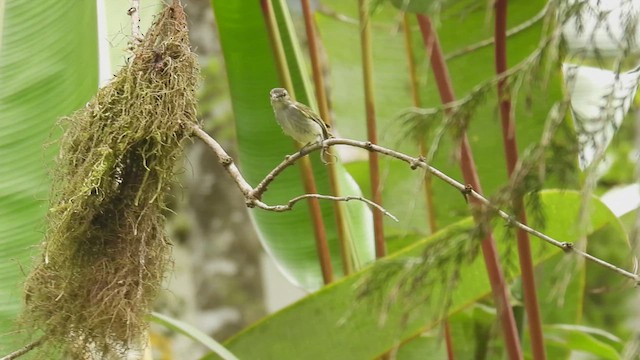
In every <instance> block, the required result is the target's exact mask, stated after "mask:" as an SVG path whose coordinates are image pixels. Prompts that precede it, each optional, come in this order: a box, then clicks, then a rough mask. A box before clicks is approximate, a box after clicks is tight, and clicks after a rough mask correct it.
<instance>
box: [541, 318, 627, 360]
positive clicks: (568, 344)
mask: <svg viewBox="0 0 640 360" xmlns="http://www.w3.org/2000/svg"><path fill="white" fill-rule="evenodd" d="M544 336H545V339H546V341H547V342H548V343H549V344H550V345H553V346H556V347H561V348H565V349H567V350H573V351H580V352H583V353H587V354H590V355H594V356H596V357H597V358H598V359H603V360H618V359H621V358H622V356H621V355H620V353H619V352H618V351H617V350H616V349H615V347H614V346H613V345H612V344H618V345H620V344H621V343H622V341H621V340H620V339H619V338H618V337H616V336H615V335H613V334H611V333H608V332H606V331H604V330H601V329H596V328H591V327H588V326H579V325H563V324H556V325H549V326H545V328H544Z"/></svg>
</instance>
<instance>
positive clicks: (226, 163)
mask: <svg viewBox="0 0 640 360" xmlns="http://www.w3.org/2000/svg"><path fill="white" fill-rule="evenodd" d="M220 164H222V166H224V167H228V166H229V165H231V164H233V159H232V158H231V156H228V155H226V156H221V157H220Z"/></svg>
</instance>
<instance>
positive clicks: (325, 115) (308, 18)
mask: <svg viewBox="0 0 640 360" xmlns="http://www.w3.org/2000/svg"><path fill="white" fill-rule="evenodd" d="M300 3H301V4H302V14H303V16H304V28H305V31H306V33H307V41H308V43H309V57H310V58H311V69H312V73H313V84H314V86H315V90H316V99H317V100H318V108H319V110H320V117H321V118H322V119H323V120H324V121H325V122H326V123H327V124H329V125H331V124H332V121H331V114H330V113H329V105H328V101H327V94H326V92H325V88H324V79H323V76H322V63H321V60H320V55H319V52H318V44H317V41H318V37H317V35H316V31H315V30H316V29H315V22H314V21H313V14H312V13H311V5H310V4H309V0H300ZM327 170H328V172H329V185H330V186H331V193H332V194H333V195H335V196H340V184H339V183H338V173H337V169H336V163H335V162H330V163H329V164H327ZM343 206H344V204H342V203H340V202H337V201H336V202H334V203H333V212H334V216H335V220H336V227H337V231H338V243H339V244H340V254H341V256H342V271H343V272H344V274H345V275H349V274H351V273H352V272H353V271H354V265H353V259H352V254H351V247H350V246H349V243H350V242H351V241H353V239H351V238H350V236H349V232H348V231H347V224H346V219H345V216H344V208H343Z"/></svg>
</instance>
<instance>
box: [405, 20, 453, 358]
mask: <svg viewBox="0 0 640 360" xmlns="http://www.w3.org/2000/svg"><path fill="white" fill-rule="evenodd" d="M409 23H410V22H409V14H408V13H404V15H403V18H402V31H403V32H404V41H405V49H406V51H407V66H408V70H409V84H410V85H411V102H412V104H413V106H415V107H421V105H422V102H421V101H420V84H419V83H418V76H417V70H416V62H415V58H414V53H413V42H412V40H411V29H410V28H409ZM426 52H427V54H429V53H431V48H427V49H426ZM418 150H419V151H420V155H421V156H425V155H426V154H427V145H426V142H425V138H424V136H421V137H420V139H419V140H418ZM422 181H423V185H424V196H425V205H426V208H427V213H428V219H427V220H428V221H429V230H430V231H431V233H432V234H433V233H435V232H436V231H438V223H437V222H436V209H435V206H434V204H433V188H432V185H431V174H429V172H428V171H425V173H424V178H423V180H422ZM443 328H444V340H445V343H446V345H447V359H448V360H454V359H455V355H454V352H453V338H452V337H451V326H450V325H449V320H447V319H444V320H443Z"/></svg>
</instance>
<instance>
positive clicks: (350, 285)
mask: <svg viewBox="0 0 640 360" xmlns="http://www.w3.org/2000/svg"><path fill="white" fill-rule="evenodd" d="M580 199H581V196H580V194H579V193H577V192H572V191H555V190H554V191H544V192H542V193H541V201H542V205H541V206H542V209H544V210H545V211H547V215H548V216H547V219H546V224H545V226H540V225H537V226H536V228H537V229H539V230H541V231H544V232H545V233H546V234H548V235H550V236H553V237H555V238H556V239H559V240H561V241H576V240H578V239H577V237H578V236H579V235H578V234H580V232H579V231H576V230H577V229H575V228H574V226H575V225H572V224H575V223H576V219H577V217H578V212H579V204H580ZM591 206H592V209H593V212H592V214H591V217H590V222H589V226H588V229H585V230H586V232H587V234H592V233H593V232H594V231H597V230H599V229H602V228H604V227H612V228H615V229H617V230H616V231H615V232H612V233H614V234H618V238H615V239H609V240H610V241H615V242H616V243H621V242H624V241H625V239H624V232H623V231H622V228H621V225H620V224H619V222H618V220H617V219H616V218H615V216H614V215H613V214H612V213H611V212H610V211H609V210H608V209H607V208H606V207H605V206H604V205H603V204H602V203H601V202H599V201H598V200H597V199H595V198H594V199H592V201H591ZM472 228H473V224H472V221H471V219H469V218H468V219H465V220H463V221H460V222H458V223H456V224H454V225H451V226H449V227H447V228H445V229H443V230H442V231H440V232H438V233H436V234H434V235H432V236H430V237H429V238H427V239H425V240H422V241H420V242H418V243H416V244H415V245H413V246H410V247H407V248H405V249H404V250H402V251H399V252H397V253H395V254H393V255H390V256H389V257H388V258H386V259H385V260H382V261H378V262H376V263H374V264H373V265H372V266H370V267H368V268H366V269H364V270H363V271H361V272H359V273H356V274H354V275H352V276H349V277H347V278H345V279H342V280H340V281H338V282H336V283H334V284H331V285H329V286H327V287H325V288H323V289H321V290H319V291H318V292H316V293H314V294H312V295H309V296H307V297H306V298H304V299H302V300H301V301H299V302H297V303H295V304H293V305H291V306H290V307H288V308H286V309H284V310H282V311H280V312H278V313H276V314H274V315H273V316H271V317H269V318H266V319H264V320H262V321H261V322H259V323H257V324H255V325H253V326H252V327H250V328H248V329H247V330H245V331H244V332H242V333H240V334H238V335H237V336H236V337H234V338H232V339H231V340H229V342H228V343H227V344H226V346H227V347H228V349H229V350H231V351H232V352H234V354H236V355H237V356H238V357H239V358H247V359H257V358H260V359H299V358H304V359H340V358H345V357H348V358H349V359H354V360H356V359H371V358H375V357H377V356H380V355H381V354H383V353H384V352H386V351H388V350H389V349H391V348H392V347H393V346H395V345H397V344H398V343H403V342H405V341H407V340H408V339H411V338H413V337H415V336H417V335H419V334H420V333H421V332H422V331H424V330H426V329H430V328H433V327H434V326H436V325H437V324H438V321H437V320H436V319H437V318H438V316H440V315H444V314H442V313H441V311H442V308H441V306H440V304H438V303H437V302H434V301H427V302H424V303H423V302H421V301H420V299H423V298H424V297H425V296H426V295H433V296H437V294H442V293H443V292H447V291H453V293H452V304H451V307H450V308H449V309H448V314H452V313H455V312H458V311H461V310H462V309H464V308H466V307H468V306H469V305H471V304H473V303H475V302H477V301H478V300H480V299H482V298H484V297H485V296H488V295H489V294H490V289H489V283H488V280H487V278H486V273H485V271H484V265H483V264H482V260H481V259H480V258H476V259H475V260H474V261H473V262H472V263H461V264H459V266H460V268H459V269H460V279H459V283H458V284H457V286H456V287H455V289H450V288H448V285H449V284H448V283H446V284H444V287H443V284H442V283H438V282H435V283H430V286H428V287H425V286H422V287H417V288H415V289H413V291H412V292H410V293H409V295H407V297H402V296H401V295H402V293H400V292H390V290H393V289H396V290H397V288H395V287H394V285H395V282H397V281H398V278H399V277H395V278H390V279H389V280H390V283H385V284H384V286H380V287H378V288H370V289H369V292H367V293H363V292H362V289H363V284H366V282H367V281H368V280H370V279H371V276H374V275H380V274H385V273H386V272H385V271H386V270H388V269H390V268H394V267H395V268H407V269H410V268H411V265H410V264H411V263H413V262H415V261H416V259H419V258H420V257H421V256H422V255H423V254H424V251H425V250H426V249H432V246H434V247H435V246H438V245H440V246H447V244H448V243H450V242H451V241H452V240H454V236H456V234H460V233H464V232H465V231H467V230H470V229H472ZM504 229H505V227H504V224H503V223H502V222H498V223H497V225H496V226H495V227H494V231H495V232H496V234H498V235H501V234H502V233H503V232H504V231H505V230H504ZM498 238H499V237H498ZM469 241H472V240H469ZM507 245H508V244H505V242H500V244H499V246H500V247H501V248H502V249H504V247H505V246H507ZM532 245H533V254H534V256H535V258H534V261H535V263H536V264H542V263H544V262H545V261H547V260H549V259H551V258H553V257H554V256H557V255H559V254H561V253H562V252H561V251H560V250H559V249H557V248H555V247H552V246H550V245H547V244H546V243H543V242H542V241H541V240H538V239H534V240H533V243H532ZM438 270H439V268H438V269H436V268H434V269H433V271H431V272H429V273H427V274H425V276H435V277H437V276H438ZM400 274H403V273H402V272H400ZM514 275H517V273H516V274H514ZM399 276H401V275H399ZM380 304H384V306H382V307H381V306H380ZM206 358H208V359H211V358H215V357H213V356H208V357H206Z"/></svg>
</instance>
